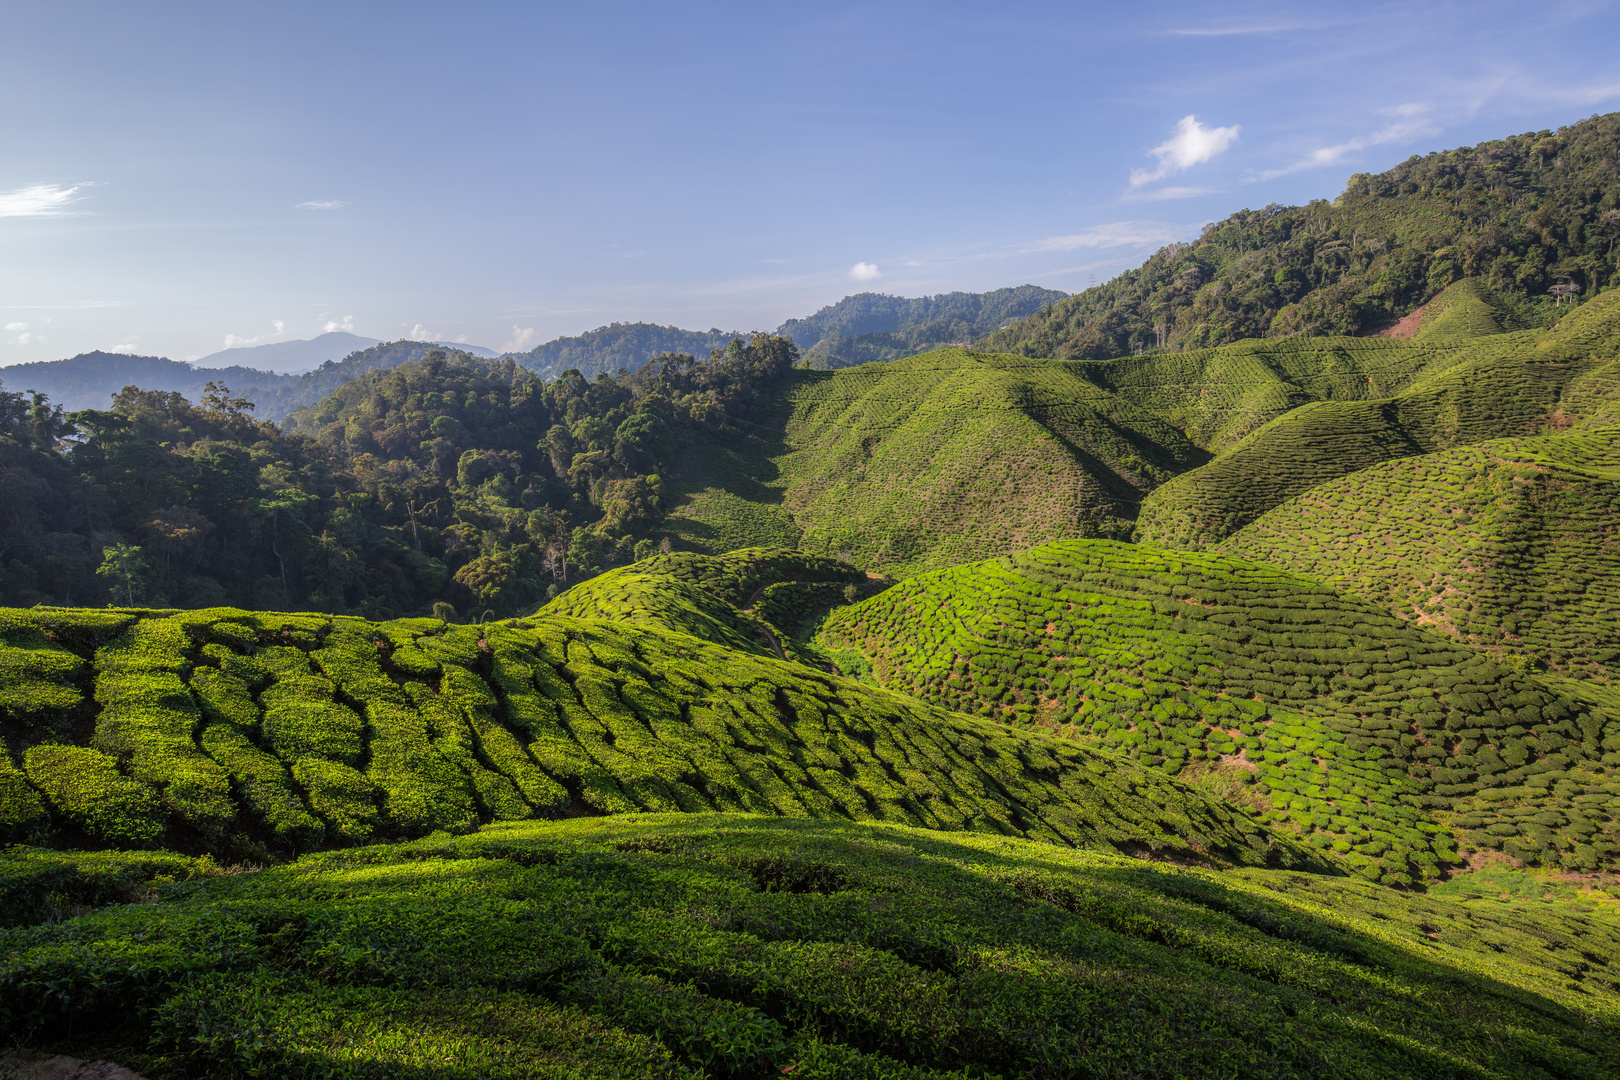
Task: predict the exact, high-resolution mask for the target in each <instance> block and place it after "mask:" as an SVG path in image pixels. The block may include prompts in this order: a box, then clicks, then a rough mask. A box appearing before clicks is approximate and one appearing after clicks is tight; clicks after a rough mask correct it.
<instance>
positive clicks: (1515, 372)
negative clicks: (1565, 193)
mask: <svg viewBox="0 0 1620 1080" xmlns="http://www.w3.org/2000/svg"><path fill="white" fill-rule="evenodd" d="M1440 321H1441V322H1443V321H1444V318H1442V319H1441V320H1440ZM1436 325H1439V323H1438V322H1437V324H1436ZM1405 348H1407V349H1411V350H1414V351H1416V352H1418V354H1419V355H1422V354H1423V353H1424V352H1427V351H1429V350H1433V352H1434V354H1435V361H1434V362H1432V363H1430V364H1428V365H1426V366H1425V367H1424V368H1423V369H1422V371H1421V373H1420V374H1419V376H1418V377H1417V378H1415V379H1414V380H1412V381H1411V382H1410V383H1409V384H1408V385H1407V386H1406V387H1405V388H1404V389H1403V390H1401V391H1399V392H1397V393H1395V394H1393V395H1391V396H1388V397H1382V398H1370V399H1367V400H1360V401H1346V400H1319V401H1314V402H1310V403H1307V404H1304V405H1301V406H1300V407H1298V408H1295V409H1292V410H1290V411H1288V412H1286V413H1284V414H1282V415H1281V416H1278V417H1277V418H1276V419H1273V420H1270V421H1269V422H1267V423H1265V424H1263V425H1261V426H1260V427H1258V428H1256V429H1255V430H1253V431H1252V432H1250V433H1249V434H1247V435H1246V436H1244V438H1243V439H1242V440H1241V441H1239V442H1238V443H1237V444H1236V445H1234V446H1232V447H1231V448H1230V449H1227V450H1225V451H1224V452H1223V453H1221V454H1220V455H1219V456H1218V457H1217V458H1216V459H1215V460H1214V461H1212V462H1210V463H1209V464H1208V465H1205V466H1203V467H1201V468H1198V469H1195V470H1192V471H1190V472H1188V473H1186V474H1184V475H1182V476H1178V477H1177V478H1175V479H1174V480H1172V481H1170V482H1169V483H1167V484H1165V485H1163V486H1162V487H1161V488H1160V489H1158V490H1157V491H1155V492H1154V493H1153V494H1152V496H1151V497H1150V498H1148V499H1147V500H1145V501H1144V503H1143V505H1142V511H1141V516H1140V518H1139V519H1138V522H1137V530H1136V535H1137V538H1138V539H1141V540H1148V541H1153V542H1155V543H1160V544H1165V545H1167V546H1170V547H1203V546H1206V545H1208V544H1212V543H1217V542H1219V541H1220V540H1221V539H1223V538H1224V537H1226V536H1229V535H1231V534H1232V533H1234V532H1236V531H1237V530H1238V529H1241V528H1242V527H1243V526H1245V525H1247V524H1249V523H1250V522H1251V521H1254V520H1255V519H1256V518H1258V517H1259V516H1260V515H1261V514H1263V513H1265V512H1266V511H1267V510H1270V509H1271V508H1272V507H1274V506H1277V505H1279V504H1281V503H1283V502H1285V501H1287V500H1288V499H1290V498H1293V497H1294V496H1296V495H1299V494H1302V493H1303V492H1305V491H1308V490H1309V489H1311V488H1313V487H1315V486H1316V485H1318V484H1321V483H1325V482H1327V481H1329V480H1333V479H1336V478H1338V477H1340V476H1344V475H1346V474H1347V473H1351V472H1354V471H1356V470H1357V469H1362V468H1366V467H1367V466H1369V465H1375V464H1377V463H1379V462H1382V461H1388V460H1391V459H1394V458H1402V457H1412V456H1415V455H1418V454H1424V453H1431V452H1434V451H1437V450H1446V449H1451V448H1453V447H1457V446H1466V445H1470V444H1473V443H1479V442H1485V441H1488V440H1490V439H1495V438H1504V437H1509V436H1515V435H1528V434H1533V433H1534V432H1536V431H1538V430H1539V429H1540V428H1541V427H1542V425H1544V424H1546V423H1548V422H1553V423H1562V424H1567V423H1569V422H1572V421H1573V420H1574V419H1577V418H1579V414H1581V413H1584V414H1586V415H1588V416H1594V417H1595V416H1600V415H1603V414H1604V413H1606V412H1609V411H1612V409H1613V408H1614V406H1615V404H1616V401H1615V399H1614V398H1613V397H1612V396H1610V395H1611V394H1612V392H1613V390H1614V389H1615V386H1616V383H1615V380H1614V378H1613V374H1612V373H1613V371H1614V366H1615V359H1616V354H1617V352H1620V289H1616V290H1611V291H1609V292H1607V293H1604V294H1603V295H1602V296H1600V297H1598V298H1596V299H1594V300H1592V301H1590V302H1589V303H1586V304H1584V305H1582V306H1580V307H1578V308H1576V309H1575V310H1574V311H1573V312H1571V313H1570V314H1568V315H1566V316H1565V317H1564V318H1563V319H1562V320H1560V321H1559V322H1558V324H1557V325H1556V326H1554V327H1552V328H1551V329H1549V330H1546V331H1523V332H1515V333H1502V334H1494V335H1487V336H1484V337H1477V338H1464V339H1462V340H1461V341H1460V342H1459V343H1457V344H1455V345H1450V344H1448V345H1445V346H1442V345H1440V344H1438V343H1436V344H1434V345H1430V344H1429V343H1428V342H1421V343H1420V342H1414V343H1412V344H1411V345H1409V346H1405Z"/></svg>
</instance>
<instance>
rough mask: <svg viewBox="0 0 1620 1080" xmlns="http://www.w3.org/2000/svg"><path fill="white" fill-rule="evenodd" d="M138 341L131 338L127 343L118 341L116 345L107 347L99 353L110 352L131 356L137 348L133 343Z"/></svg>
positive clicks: (136, 338)
mask: <svg viewBox="0 0 1620 1080" xmlns="http://www.w3.org/2000/svg"><path fill="white" fill-rule="evenodd" d="M138 340H140V339H139V338H138V337H135V336H131V337H130V339H129V340H128V341H120V342H119V343H118V344H116V345H109V346H107V347H106V348H105V349H102V350H101V351H102V352H110V353H127V354H133V353H134V352H135V350H136V348H138V346H137V345H136V344H135V342H136V341H138Z"/></svg>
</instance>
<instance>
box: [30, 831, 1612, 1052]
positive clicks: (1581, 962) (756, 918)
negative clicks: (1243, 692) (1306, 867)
mask: <svg viewBox="0 0 1620 1080" xmlns="http://www.w3.org/2000/svg"><path fill="white" fill-rule="evenodd" d="M160 874H162V875H167V876H168V877H169V878H171V879H173V878H182V879H184V878H186V877H187V876H190V877H191V880H181V881H179V882H176V883H171V884H164V883H162V882H161V881H154V880H153V879H154V877H155V876H156V875H160ZM0 888H3V889H4V890H5V896H6V901H7V903H6V905H5V907H4V911H5V913H6V915H7V916H8V921H11V922H13V923H14V925H15V928H14V929H10V930H4V931H0V964H3V967H0V1037H4V1038H6V1039H7V1040H12V1039H16V1038H20V1037H26V1038H28V1039H31V1040H33V1041H34V1043H35V1044H36V1045H39V1044H44V1045H46V1046H49V1047H51V1048H52V1049H57V1050H63V1051H68V1052H72V1051H74V1050H79V1052H80V1053H81V1054H85V1053H87V1051H88V1050H89V1049H90V1048H95V1049H96V1053H95V1055H94V1056H98V1057H99V1056H102V1055H103V1054H105V1053H107V1051H106V1050H105V1049H103V1048H106V1047H126V1048H136V1049H133V1050H125V1051H123V1052H122V1054H123V1056H122V1058H121V1060H122V1061H123V1062H124V1063H126V1064H129V1065H133V1066H136V1067H138V1068H141V1069H142V1071H143V1072H145V1073H146V1074H147V1075H168V1074H170V1073H173V1074H185V1075H207V1076H253V1075H259V1076H317V1075H318V1076H323V1077H330V1078H333V1080H353V1078H368V1080H369V1078H382V1077H388V1078H397V1077H408V1078H413V1080H427V1078H429V1077H431V1078H436V1080H471V1078H473V1077H478V1078H487V1077H503V1078H507V1077H509V1078H513V1080H516V1078H518V1077H524V1078H528V1077H537V1076H543V1077H553V1076H556V1077H561V1076H569V1077H580V1078H584V1077H593V1078H594V1077H603V1078H607V1077H611V1078H614V1080H619V1078H625V1077H656V1078H680V1080H700V1078H705V1077H714V1078H721V1077H765V1076H793V1077H809V1078H812V1080H815V1078H838V1080H863V1078H864V1080H880V1078H881V1080H930V1078H938V1080H944V1078H946V1077H957V1078H962V1077H967V1076H976V1077H997V1076H1001V1077H1014V1076H1023V1077H1049V1076H1060V1075H1061V1076H1069V1075H1082V1076H1091V1077H1099V1078H1116V1077H1117V1078H1127V1077H1143V1076H1183V1077H1188V1078H1194V1077H1197V1078H1203V1077H1229V1076H1266V1077H1310V1078H1313V1080H1315V1078H1321V1077H1341V1076H1342V1077H1368V1076H1380V1077H1382V1076H1402V1077H1410V1076H1423V1077H1442V1076H1443V1077H1467V1078H1485V1077H1535V1076H1543V1077H1545V1076H1560V1077H1571V1078H1585V1077H1592V1078H1597V1077H1606V1076H1613V1075H1615V1073H1616V1071H1620V1052H1617V1050H1616V1047H1617V1045H1620V1040H1617V1038H1616V1036H1617V1035H1620V994H1617V988H1616V985H1615V980H1614V976H1613V974H1612V969H1613V968H1614V966H1615V965H1616V964H1620V925H1617V923H1616V920H1615V918H1614V916H1613V915H1612V913H1611V912H1612V909H1605V908H1602V907H1599V906H1598V905H1596V904H1591V903H1587V904H1570V903H1563V904H1550V903H1540V902H1538V903H1534V904H1530V903H1526V902H1523V901H1517V902H1514V901H1508V902H1504V901H1498V900H1496V899H1494V898H1492V899H1484V898H1478V897H1476V898H1473V899H1446V900H1442V899H1437V898H1433V897H1424V896H1414V895H1402V894H1400V893H1396V892H1393V891H1391V890H1387V889H1381V888H1377V887H1375V886H1370V885H1365V884H1361V883H1357V882H1354V881H1351V880H1347V879H1344V878H1325V877H1317V876H1308V875H1302V874H1291V873H1280V872H1276V871H1264V870H1251V871H1243V872H1230V871H1229V872H1225V873H1219V874H1217V873H1211V872H1205V871H1195V870H1188V869H1182V868H1176V867H1171V866H1167V865H1164V864H1155V863H1147V862H1143V861H1141V860H1133V859H1125V858H1120V857H1118V856H1113V855H1103V854H1094V853H1079V852H1068V851H1064V850H1061V849H1057V848H1053V847H1051V846H1049V845H1043V844H1032V843H1027V842H1023V841H1017V840H1007V839H1001V838H993V837H980V836H972V835H967V834H940V833H930V832H925V831H923V830H919V829H911V828H905V827H900V826H885V825H860V824H852V823H847V822H845V823H840V822H833V821H786V820H772V819H764V818H759V817H750V816H744V815H667V816H657V815H631V816H626V817H621V818H608V819H598V820H584V821H567V822H511V823H503V824H501V825H497V826H492V827H490V828H487V829H485V830H483V831H481V832H480V833H479V834H477V835H475V836H466V837H458V838H449V837H441V838H430V839H427V840H421V841H417V842H414V843H410V844H404V845H397V846H391V847H373V848H362V849H358V850H353V851H345V852H333V853H328V854H322V855H313V856H308V857H305V858H303V859H300V860H299V861H298V862H296V863H294V864H292V865H288V866H282V867H275V868H271V869H268V870H264V871H262V872H260V873H256V874H242V875H235V876H210V868H209V867H206V866H201V867H199V866H197V865H196V864H194V863H193V864H190V865H188V864H187V861H186V860H182V859H180V858H177V857H174V856H166V857H165V856H95V857H89V858H87V857H85V856H82V855H62V854H57V853H40V852H13V853H8V854H4V855H0ZM131 893H139V894H141V895H143V896H144V897H145V898H146V901H147V902H145V903H140V904H131V905H127V906H125V905H119V904H118V903H117V901H118V900H119V899H121V898H122V897H123V896H127V895H130V894H131ZM109 902H112V904H113V905H114V906H108V907H103V908H102V909H101V910H94V908H95V907H96V906H98V905H103V904H107V903H109ZM68 905H73V907H72V908H71V909H69V908H68ZM64 909H66V910H64ZM81 1048H82V1049H81ZM115 1053H117V1052H115Z"/></svg>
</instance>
